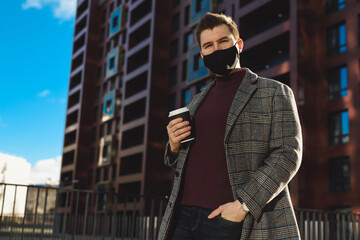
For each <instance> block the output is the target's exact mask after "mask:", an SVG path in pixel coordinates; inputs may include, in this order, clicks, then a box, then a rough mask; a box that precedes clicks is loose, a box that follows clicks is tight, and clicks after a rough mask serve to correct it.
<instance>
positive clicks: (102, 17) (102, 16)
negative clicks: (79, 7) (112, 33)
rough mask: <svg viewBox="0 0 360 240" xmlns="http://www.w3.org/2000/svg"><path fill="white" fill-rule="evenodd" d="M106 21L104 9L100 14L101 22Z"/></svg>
mask: <svg viewBox="0 0 360 240" xmlns="http://www.w3.org/2000/svg"><path fill="white" fill-rule="evenodd" d="M105 21H106V9H104V10H103V12H102V15H101V23H105Z"/></svg>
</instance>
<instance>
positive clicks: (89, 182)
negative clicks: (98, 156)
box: [88, 169, 94, 185]
mask: <svg viewBox="0 0 360 240" xmlns="http://www.w3.org/2000/svg"><path fill="white" fill-rule="evenodd" d="M93 175H94V171H93V170H92V169H90V170H89V173H88V184H90V185H91V184H92V183H93Z"/></svg>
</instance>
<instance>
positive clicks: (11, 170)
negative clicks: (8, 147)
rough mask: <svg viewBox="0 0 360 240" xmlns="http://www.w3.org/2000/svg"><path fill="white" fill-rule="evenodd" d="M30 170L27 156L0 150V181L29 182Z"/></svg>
mask: <svg viewBox="0 0 360 240" xmlns="http://www.w3.org/2000/svg"><path fill="white" fill-rule="evenodd" d="M30 171H31V164H30V163H29V162H28V161H27V160H26V159H25V158H22V157H18V156H14V155H10V154H6V153H1V152H0V182H6V183H16V184H28V183H29V177H30Z"/></svg>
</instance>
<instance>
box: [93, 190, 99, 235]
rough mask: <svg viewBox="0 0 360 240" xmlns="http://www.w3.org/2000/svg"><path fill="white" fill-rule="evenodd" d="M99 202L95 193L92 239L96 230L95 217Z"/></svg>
mask: <svg viewBox="0 0 360 240" xmlns="http://www.w3.org/2000/svg"><path fill="white" fill-rule="evenodd" d="M98 204H99V194H97V193H95V211H94V225H93V226H94V227H93V239H95V232H96V217H97V208H98Z"/></svg>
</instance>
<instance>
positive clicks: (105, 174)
mask: <svg viewBox="0 0 360 240" xmlns="http://www.w3.org/2000/svg"><path fill="white" fill-rule="evenodd" d="M108 179H109V166H106V167H104V174H103V181H107V180H108Z"/></svg>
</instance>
